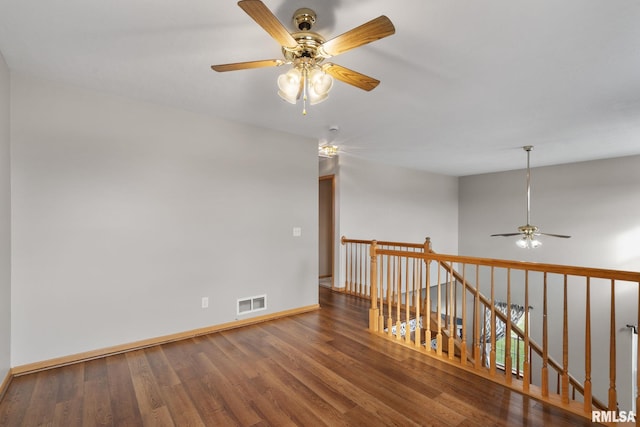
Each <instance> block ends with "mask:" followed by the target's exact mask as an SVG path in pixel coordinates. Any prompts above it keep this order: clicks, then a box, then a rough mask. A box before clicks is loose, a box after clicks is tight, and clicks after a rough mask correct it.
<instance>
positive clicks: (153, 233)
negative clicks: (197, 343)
mask: <svg viewBox="0 0 640 427" xmlns="http://www.w3.org/2000/svg"><path fill="white" fill-rule="evenodd" d="M11 88H12V95H13V96H12V105H13V109H12V129H11V137H12V156H13V157H12V159H13V163H12V179H13V186H14V187H13V194H12V198H13V199H12V204H13V220H14V222H13V242H12V250H13V295H12V296H13V307H12V336H13V341H12V363H13V365H14V366H19V365H22V364H27V363H31V362H36V361H41V360H47V359H50V358H55V357H58V356H65V355H70V354H75V353H79V352H84V351H88V350H92V349H100V348H104V347H108V346H112V345H118V344H123V343H128V342H133V341H137V340H140V339H146V338H152V337H158V336H162V335H166V334H171V333H177V332H182V331H186V330H191V329H194V328H199V327H205V326H209V325H215V324H220V323H224V322H229V321H233V320H234V319H236V318H238V316H237V315H236V300H237V299H238V298H244V297H250V296H255V295H260V294H267V303H268V309H267V310H266V311H262V312H258V313H256V315H257V314H259V315H262V314H268V313H272V312H278V311H283V310H288V309H293V308H298V307H304V306H309V305H313V304H317V302H318V290H317V277H318V269H317V262H318V240H317V224H318V178H317V171H318V169H317V167H318V165H317V146H316V142H315V141H313V140H300V139H299V138H296V137H293V136H291V135H288V134H282V133H275V132H271V131H267V130H264V129H257V128H250V127H247V126H244V125H240V124H236V123H231V122H228V121H223V120H218V119H214V118H211V117H205V116H201V115H197V114H193V113H188V112H184V111H179V110H172V109H169V108H164V107H160V106H156V105H150V104H144V103H141V102H135V101H132V100H127V99H123V98H118V97H114V96H107V95H103V94H100V93H95V92H91V91H87V90H83V89H79V88H75V87H71V86H63V85H58V84H53V83H49V82H46V81H43V80H39V79H36V78H31V77H28V76H25V75H20V74H18V75H12V80H11ZM294 226H297V227H301V228H302V237H299V238H295V237H293V236H292V228H293V227H294ZM203 296H208V297H209V308H208V309H202V308H201V297H203Z"/></svg>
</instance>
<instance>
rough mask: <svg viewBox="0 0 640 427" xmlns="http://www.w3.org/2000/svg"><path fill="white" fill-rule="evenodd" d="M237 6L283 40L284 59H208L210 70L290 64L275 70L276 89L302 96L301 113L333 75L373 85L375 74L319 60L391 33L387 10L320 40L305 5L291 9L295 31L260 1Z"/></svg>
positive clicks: (325, 92) (291, 97) (325, 90)
mask: <svg viewBox="0 0 640 427" xmlns="http://www.w3.org/2000/svg"><path fill="white" fill-rule="evenodd" d="M238 6H240V8H241V9H242V10H244V11H245V12H246V13H247V14H248V15H249V16H250V17H251V18H253V20H254V21H256V23H258V25H260V26H261V27H262V28H263V29H264V30H265V31H266V32H267V33H269V35H270V36H271V37H272V38H273V39H275V40H276V41H277V42H278V43H279V44H280V45H281V46H282V54H283V56H284V60H281V59H268V60H260V61H249V62H236V63H231V64H220V65H212V66H211V68H212V69H213V70H214V71H218V72H225V71H235V70H245V69H251V68H262V67H276V66H281V65H285V64H288V65H292V68H291V69H290V70H289V71H287V72H286V73H283V74H281V75H279V76H278V79H277V84H278V95H279V96H280V97H281V98H282V99H284V100H285V101H287V102H289V103H291V104H296V103H297V101H298V100H299V99H302V104H303V106H302V114H307V101H308V102H309V104H310V105H315V104H318V103H320V102H322V101H324V100H326V99H327V98H328V96H329V91H331V88H332V87H333V79H337V80H340V81H342V82H344V83H347V84H350V85H352V86H355V87H357V88H360V89H362V90H366V91H370V90H372V89H374V88H375V87H376V86H377V85H378V84H379V83H380V81H379V80H376V79H374V78H372V77H369V76H366V75H364V74H360V73H358V72H356V71H353V70H350V69H348V68H345V67H342V66H340V65H337V64H333V63H325V64H322V62H323V61H324V60H325V59H328V58H331V57H332V56H336V55H339V54H341V53H344V52H347V51H349V50H351V49H354V48H356V47H359V46H362V45H365V44H367V43H371V42H373V41H376V40H379V39H381V38H384V37H387V36H390V35H392V34H394V33H395V27H394V26H393V23H392V22H391V20H389V18H387V17H386V16H384V15H382V16H379V17H378V18H375V19H372V20H371V21H369V22H366V23H364V24H362V25H360V26H359V27H356V28H353V29H352V30H349V31H347V32H346V33H343V34H341V35H339V36H337V37H334V38H333V39H331V40H328V41H325V39H324V38H323V37H322V36H321V35H320V34H317V33H315V32H312V31H311V28H312V27H313V25H314V24H315V22H316V13H315V12H314V11H313V10H311V9H309V8H300V9H298V10H296V11H295V12H294V14H293V25H294V26H295V27H296V29H297V30H299V31H297V32H294V33H290V32H289V31H288V30H287V29H286V28H285V27H284V25H282V23H281V22H280V21H279V20H278V18H276V16H275V15H274V14H273V13H272V12H271V11H270V10H269V9H268V8H267V6H265V5H264V3H262V1H260V0H241V1H239V2H238ZM321 64H322V65H321Z"/></svg>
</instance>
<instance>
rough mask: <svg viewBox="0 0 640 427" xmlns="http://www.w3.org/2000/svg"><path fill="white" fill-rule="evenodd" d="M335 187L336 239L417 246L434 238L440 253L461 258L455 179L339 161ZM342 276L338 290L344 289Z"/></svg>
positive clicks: (346, 158)
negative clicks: (380, 241) (338, 208)
mask: <svg viewBox="0 0 640 427" xmlns="http://www.w3.org/2000/svg"><path fill="white" fill-rule="evenodd" d="M337 186H338V188H339V191H338V196H337V197H338V198H339V206H340V217H339V220H338V221H339V222H338V226H337V227H336V228H337V231H336V234H337V235H338V236H346V237H347V238H351V239H376V240H391V241H396V242H413V243H422V242H424V239H425V237H431V242H432V244H433V249H434V250H435V251H436V252H439V253H447V254H456V253H457V252H458V179H457V178H456V177H451V176H445V175H439V174H434V173H429V172H424V171H418V170H413V169H407V168H400V167H395V166H389V165H384V164H379V163H373V162H368V161H365V160H362V159H357V158H354V157H350V156H341V157H340V159H339V166H338V180H337ZM339 240H340V239H339V237H338V243H339ZM340 249H341V252H342V250H344V246H342V245H341V246H340ZM337 261H338V263H336V265H341V264H340V262H342V263H344V256H339V259H338V260H337ZM341 270H342V273H341V274H340V275H338V277H340V281H338V282H336V286H343V285H344V277H343V276H344V268H341Z"/></svg>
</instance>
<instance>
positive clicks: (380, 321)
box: [372, 254, 389, 332]
mask: <svg viewBox="0 0 640 427" xmlns="http://www.w3.org/2000/svg"><path fill="white" fill-rule="evenodd" d="M378 256H379V258H378V265H379V266H380V267H379V268H378V270H380V276H379V278H378V282H377V284H376V285H377V288H378V292H379V293H380V313H379V316H378V332H384V299H385V291H384V289H385V286H386V287H387V288H388V287H389V284H385V282H384V276H383V274H384V271H383V270H384V255H382V254H380V255H378ZM372 277H373V276H372ZM373 281H374V280H373ZM373 281H372V282H373ZM387 307H388V304H387Z"/></svg>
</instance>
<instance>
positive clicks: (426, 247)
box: [424, 238, 640, 353]
mask: <svg viewBox="0 0 640 427" xmlns="http://www.w3.org/2000/svg"><path fill="white" fill-rule="evenodd" d="M430 244H431V242H430V241H429V239H428V238H427V240H426V241H425V242H424V253H425V274H426V275H427V277H426V279H427V280H426V282H427V283H426V290H425V294H424V307H425V308H424V318H425V319H426V324H425V327H426V328H425V332H424V337H425V341H426V348H425V350H427V352H429V353H430V352H431V351H433V349H432V348H431V313H432V312H433V310H432V309H431V260H428V259H427V258H426V256H427V254H428V253H429V251H430V249H431V246H430ZM639 324H640V323H639Z"/></svg>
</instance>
